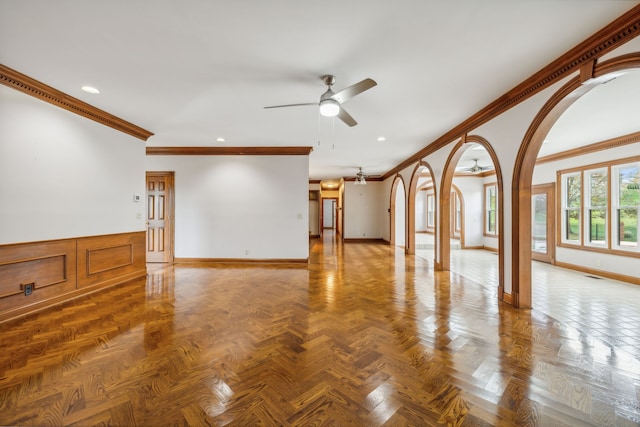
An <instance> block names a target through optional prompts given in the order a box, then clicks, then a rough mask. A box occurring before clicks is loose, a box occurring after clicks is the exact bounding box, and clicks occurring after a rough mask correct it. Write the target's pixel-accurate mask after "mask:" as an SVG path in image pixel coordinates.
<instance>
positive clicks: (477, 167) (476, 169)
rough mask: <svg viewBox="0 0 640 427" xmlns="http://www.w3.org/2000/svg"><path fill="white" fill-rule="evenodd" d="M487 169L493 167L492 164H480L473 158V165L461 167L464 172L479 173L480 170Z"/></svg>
mask: <svg viewBox="0 0 640 427" xmlns="http://www.w3.org/2000/svg"><path fill="white" fill-rule="evenodd" d="M489 169H493V167H492V166H480V165H479V164H478V159H473V166H471V167H470V168H465V169H462V170H463V171H465V172H471V173H480V172H482V171H485V170H489Z"/></svg>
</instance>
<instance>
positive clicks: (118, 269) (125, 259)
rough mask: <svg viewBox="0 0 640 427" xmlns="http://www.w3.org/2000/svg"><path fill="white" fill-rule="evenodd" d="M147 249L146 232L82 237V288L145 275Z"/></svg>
mask: <svg viewBox="0 0 640 427" xmlns="http://www.w3.org/2000/svg"><path fill="white" fill-rule="evenodd" d="M145 251H146V248H145V233H144V232H140V233H124V234H111V235H108V236H97V237H84V238H81V239H78V288H85V287H88V286H102V285H109V284H112V283H115V282H118V283H119V282H122V281H123V280H127V278H131V279H133V278H136V277H140V276H144V275H145V273H146V260H145Z"/></svg>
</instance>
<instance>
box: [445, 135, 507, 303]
mask: <svg viewBox="0 0 640 427" xmlns="http://www.w3.org/2000/svg"><path fill="white" fill-rule="evenodd" d="M471 143H475V144H480V145H482V146H483V147H484V148H485V149H486V150H487V153H489V157H491V161H492V162H493V166H494V168H495V173H496V183H497V186H498V298H499V299H501V300H502V299H503V298H504V263H505V260H504V200H503V199H504V196H503V194H504V192H503V188H504V186H503V181H502V169H501V167H500V161H499V159H498V155H497V154H496V152H495V150H494V149H493V147H492V146H491V144H490V143H489V141H488V140H486V139H485V138H483V137H481V136H479V135H466V134H465V135H464V136H463V137H462V138H461V139H460V141H458V143H457V144H456V145H455V146H454V147H453V149H452V150H451V154H450V155H449V158H448V159H447V162H446V163H445V166H444V174H443V177H442V183H441V185H440V203H439V204H440V207H441V209H440V216H439V217H438V218H439V227H438V238H437V242H438V244H439V246H440V257H439V262H438V264H437V265H438V266H439V267H440V269H441V270H449V269H450V268H451V242H450V239H451V235H450V230H451V188H452V186H453V178H454V175H455V167H456V165H457V164H458V161H459V160H460V158H461V157H462V154H463V153H464V152H465V151H466V149H467V148H468V146H467V147H464V146H465V145H467V144H471ZM462 148H464V149H462Z"/></svg>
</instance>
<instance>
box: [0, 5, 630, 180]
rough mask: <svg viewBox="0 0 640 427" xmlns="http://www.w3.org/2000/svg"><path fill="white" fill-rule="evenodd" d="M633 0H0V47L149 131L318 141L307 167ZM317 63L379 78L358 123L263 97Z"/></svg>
mask: <svg viewBox="0 0 640 427" xmlns="http://www.w3.org/2000/svg"><path fill="white" fill-rule="evenodd" d="M638 3H640V1H637V0H628V1H625V0H621V1H603V0H563V1H551V0H547V1H541V0H482V1H478V0H454V1H434V0H394V1H393V2H390V1H382V0H378V1H373V0H350V1H344V0H343V1H338V0H325V1H321V2H320V1H319V2H311V1H303V0H270V1H266V0H244V1H222V0H209V1H205V0H199V1H198V0H187V1H185V0H180V1H177V0H174V1H168V0H153V1H151V0H148V1H142V0H140V1H131V0H111V1H108V2H106V1H105V2H97V1H93V2H89V1H81V0H56V1H39V0H20V1H9V0H0V62H1V63H3V64H4V65H6V66H8V67H11V68H14V69H16V70H17V71H20V72H22V73H24V74H27V75H28V76H30V77H33V78H35V79H37V80H40V81H42V82H43V83H46V84H48V85H50V86H53V87H54V88H56V89H59V90H61V91H63V92H65V93H68V94H70V95H72V96H74V97H77V98H79V99H82V100H83V101H86V102H88V103H90V104H92V105H94V106H96V107H98V108H101V109H103V110H105V111H107V112H109V113H111V114H114V115H116V116H118V117H121V118H123V119H125V120H127V121H130V122H132V123H134V124H136V125H138V126H141V127H143V128H145V129H147V130H149V131H151V132H153V133H154V134H155V135H154V136H153V137H151V138H150V139H149V141H148V142H147V144H148V145H150V146H160V145H170V146H178V145H185V146H216V145H224V146H313V148H314V151H313V152H312V154H311V156H310V166H309V168H310V178H311V179H325V178H338V177H342V176H352V175H354V174H355V172H356V171H357V167H358V166H362V167H363V169H364V171H365V172H366V173H367V174H369V175H376V174H383V173H385V172H387V171H389V170H390V169H392V168H393V167H395V166H396V165H398V164H399V163H400V162H402V161H403V160H405V159H407V158H408V157H410V156H411V155H413V154H414V153H416V152H418V151H419V150H420V149H422V148H423V147H425V146H426V145H428V144H429V143H430V142H432V141H433V140H435V139H436V138H437V137H439V136H441V135H442V134H444V133H446V132H447V131H448V130H450V129H451V128H453V127H454V126H456V125H457V124H459V123H460V122H462V121H463V120H465V119H466V118H468V117H469V116H471V115H473V114H474V113H476V112H477V111H478V110H480V109H481V108H482V107H484V106H486V105H487V104H489V103H490V102H491V101H493V100H495V99H496V98H498V97H499V96H501V95H502V94H504V93H505V92H507V91H508V90H509V89H511V88H513V87H514V86H516V85H517V84H518V83H520V82H521V81H523V80H524V79H526V78H527V77H529V76H530V75H532V74H533V73H534V72H536V71H538V70H539V69H540V68H542V67H544V66H545V65H547V64H548V63H550V62H551V61H552V60H554V59H556V58H557V57H559V56H560V55H561V54H563V53H564V52H566V51H567V50H569V49H570V48H572V47H574V46H575V45H577V44H578V43H579V42H581V41H583V40H584V39H586V38H587V37H589V36H590V35H591V34H593V33H595V32H596V31H597V30H599V29H600V28H602V27H604V26H605V25H606V24H608V23H609V22H611V21H612V20H614V19H615V18H617V17H618V16H620V15H622V14H623V13H624V12H626V11H627V10H629V9H631V8H632V7H634V6H635V5H636V4H638ZM577 11H579V12H577ZM577 18H579V19H577ZM324 74H334V75H335V76H336V84H335V86H334V89H335V90H336V91H338V90H340V89H342V88H344V87H347V86H350V85H352V84H354V83H356V82H358V81H360V80H362V79H364V78H367V77H370V78H372V79H374V80H376V81H377V83H378V85H377V86H376V87H374V88H372V89H370V90H369V91H366V92H364V93H362V94H360V95H358V96H357V97H356V98H354V99H352V100H351V101H349V102H348V103H346V104H345V107H346V109H347V110H348V111H349V113H350V114H351V115H352V116H353V117H354V118H355V119H356V120H357V121H358V122H359V124H358V125H357V126H355V127H353V128H349V127H347V126H346V125H344V124H343V123H342V122H340V121H338V120H336V121H335V122H334V119H330V118H324V117H320V116H319V114H318V113H317V109H316V108H315V107H298V108H283V109H269V110H265V109H264V108H263V107H265V106H269V105H278V104H289V103H301V102H315V101H317V100H318V99H319V97H320V95H321V94H322V93H323V92H324V90H325V86H324V84H323V83H322V81H321V79H320V76H322V75H324ZM639 74H640V73H639ZM627 78H630V79H631V77H629V76H623V77H621V78H619V79H617V80H616V81H613V82H611V83H608V84H607V85H604V86H603V89H606V88H607V87H609V86H610V87H615V86H616V85H619V83H621V82H624V81H625V80H626V79H627ZM633 79H635V80H633V81H631V80H629V81H631V82H632V83H633V85H634V87H635V88H640V83H639V80H638V79H639V77H638V76H634V77H633ZM87 84H88V85H92V86H95V87H97V88H98V89H100V91H101V94H99V95H90V94H87V93H84V92H82V91H81V90H80V87H81V86H82V85H87ZM620 86H622V85H621V84H620ZM621 90H628V89H621ZM626 93H628V92H626ZM636 93H637V90H636ZM589 95H590V96H591V95H592V94H589ZM596 95H597V93H596V91H595V90H594V91H593V97H595V96H596ZM634 97H635V100H636V104H635V105H638V104H637V100H638V99H640V96H638V95H634ZM634 108H635V110H633V111H640V108H638V107H634ZM583 110H584V111H582V112H581V111H579V108H578V107H577V106H576V113H575V116H578V118H577V119H575V120H583V121H582V123H583V125H582V127H581V129H583V130H584V132H587V135H592V134H589V133H588V130H587V129H584V128H585V125H584V123H590V122H589V119H584V117H585V115H584V113H585V111H587V112H590V111H592V110H591V109H590V108H589V107H588V106H587V107H584V108H583ZM585 120H586V121H585ZM635 122H636V123H637V119H636V120H635ZM573 123H574V124H571V122H570V121H569V120H568V119H567V123H566V124H565V125H563V126H565V130H563V129H562V127H561V126H560V124H558V126H557V129H554V131H553V132H557V133H553V132H552V134H551V135H550V139H551V140H552V141H553V142H554V144H553V145H554V148H553V149H554V150H558V149H560V147H562V145H561V142H560V141H561V140H563V139H564V135H565V134H566V133H567V130H566V129H568V128H571V127H572V126H573V128H575V122H573ZM627 124H628V123H626V124H625V125H627ZM632 130H633V131H637V130H638V127H637V125H636V128H635V129H632ZM379 136H385V137H386V141H384V142H379V141H377V138H378V137H379ZM584 136H585V135H578V134H577V133H574V138H573V139H572V142H571V144H575V143H578V144H582V143H583V140H584ZM218 137H224V138H225V142H224V143H220V142H216V138H218ZM548 145H549V144H548ZM545 150H547V148H546V147H545Z"/></svg>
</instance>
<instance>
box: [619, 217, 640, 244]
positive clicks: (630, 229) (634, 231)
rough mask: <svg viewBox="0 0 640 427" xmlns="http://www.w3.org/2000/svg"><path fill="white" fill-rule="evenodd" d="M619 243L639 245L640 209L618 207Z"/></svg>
mask: <svg viewBox="0 0 640 427" xmlns="http://www.w3.org/2000/svg"><path fill="white" fill-rule="evenodd" d="M618 224H619V225H620V232H619V234H618V245H620V246H623V247H628V248H637V247H638V209H637V208H635V209H633V208H628V209H618Z"/></svg>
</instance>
